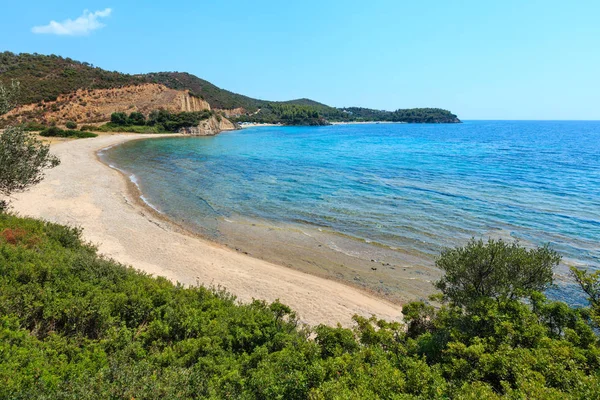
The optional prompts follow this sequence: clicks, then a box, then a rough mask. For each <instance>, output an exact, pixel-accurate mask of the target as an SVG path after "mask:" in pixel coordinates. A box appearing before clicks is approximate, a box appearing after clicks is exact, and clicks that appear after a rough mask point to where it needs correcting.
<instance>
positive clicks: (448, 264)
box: [435, 239, 561, 306]
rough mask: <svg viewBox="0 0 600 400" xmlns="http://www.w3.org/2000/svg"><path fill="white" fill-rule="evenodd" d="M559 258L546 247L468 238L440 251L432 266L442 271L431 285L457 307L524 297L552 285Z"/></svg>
mask: <svg viewBox="0 0 600 400" xmlns="http://www.w3.org/2000/svg"><path fill="white" fill-rule="evenodd" d="M560 260H561V257H560V255H559V254H558V253H557V252H556V251H554V250H552V249H550V248H549V247H548V246H543V247H538V248H534V249H527V248H525V247H523V246H521V245H519V243H518V242H513V243H508V242H505V241H503V240H493V239H490V240H488V242H487V243H486V242H484V241H483V240H475V239H471V241H469V243H468V244H467V245H466V246H464V247H457V248H454V249H447V250H444V251H443V252H442V253H441V255H440V257H439V258H438V259H437V261H436V265H437V267H438V268H440V269H441V270H442V271H444V273H445V274H444V276H443V277H442V279H440V280H439V281H438V282H436V284H435V286H436V287H437V288H438V289H440V290H441V291H442V293H443V295H444V299H445V300H449V301H451V302H452V303H454V304H456V305H459V306H469V305H470V304H473V303H474V302H476V301H477V300H480V299H483V298H496V299H501V298H504V299H517V298H524V297H528V296H529V295H531V294H532V293H533V292H541V291H544V290H545V289H547V288H548V287H549V286H550V285H552V282H553V269H554V267H556V266H557V265H558V263H559V262H560Z"/></svg>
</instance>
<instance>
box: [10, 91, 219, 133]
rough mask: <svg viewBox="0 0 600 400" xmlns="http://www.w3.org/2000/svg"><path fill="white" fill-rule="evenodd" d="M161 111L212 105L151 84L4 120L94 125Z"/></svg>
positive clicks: (41, 106)
mask: <svg viewBox="0 0 600 400" xmlns="http://www.w3.org/2000/svg"><path fill="white" fill-rule="evenodd" d="M158 109H165V110H167V111H170V112H173V113H178V112H181V111H203V110H210V105H209V104H208V103H207V102H206V101H204V100H202V99H200V98H198V97H195V96H192V95H190V93H189V91H187V90H174V89H169V88H167V87H166V86H164V85H160V84H155V83H148V84H143V85H136V86H125V87H121V88H113V89H88V90H86V89H80V90H77V91H76V92H73V93H69V94H65V95H60V96H58V98H57V99H56V101H50V102H44V101H42V102H39V103H35V104H27V105H24V106H20V107H17V108H16V109H14V110H12V111H10V112H9V113H8V114H6V115H4V116H3V118H4V119H5V120H7V121H11V122H26V121H35V122H42V123H57V124H63V123H65V122H66V121H74V122H77V123H91V122H103V121H108V120H110V115H111V114H112V113H114V112H125V113H131V112H134V111H138V112H141V113H142V114H145V115H148V114H149V113H150V112H151V111H154V110H158Z"/></svg>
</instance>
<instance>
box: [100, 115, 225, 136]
mask: <svg viewBox="0 0 600 400" xmlns="http://www.w3.org/2000/svg"><path fill="white" fill-rule="evenodd" d="M212 115H213V113H212V112H211V111H208V110H206V111H195V112H185V111H184V112H180V113H171V112H169V111H166V110H162V109H161V110H155V111H152V112H151V113H150V115H148V118H147V119H146V117H145V116H144V114H142V113H140V112H132V113H131V114H129V116H127V114H125V113H123V112H116V113H112V115H111V116H110V123H108V124H105V125H102V126H101V127H99V128H96V130H104V131H118V132H136V133H161V132H164V133H169V132H178V131H179V129H181V128H187V127H190V126H198V124H200V122H201V121H203V120H205V119H208V118H210V117H211V116H212Z"/></svg>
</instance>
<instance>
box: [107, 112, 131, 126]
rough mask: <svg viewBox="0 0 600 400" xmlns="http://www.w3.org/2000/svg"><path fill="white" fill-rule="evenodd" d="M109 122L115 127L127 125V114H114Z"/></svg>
mask: <svg viewBox="0 0 600 400" xmlns="http://www.w3.org/2000/svg"><path fill="white" fill-rule="evenodd" d="M110 122H112V123H113V124H115V125H127V123H128V119H127V114H125V113H123V112H115V113H112V114H111V115H110Z"/></svg>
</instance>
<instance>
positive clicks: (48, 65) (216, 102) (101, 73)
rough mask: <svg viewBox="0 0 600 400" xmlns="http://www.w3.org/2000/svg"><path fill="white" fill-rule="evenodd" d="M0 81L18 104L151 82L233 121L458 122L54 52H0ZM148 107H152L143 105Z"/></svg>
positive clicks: (429, 112) (432, 113)
mask: <svg viewBox="0 0 600 400" xmlns="http://www.w3.org/2000/svg"><path fill="white" fill-rule="evenodd" d="M0 80H1V81H6V82H9V81H11V80H16V81H19V82H21V86H22V87H23V90H22V93H21V96H20V98H19V104H20V105H23V104H32V103H40V102H41V101H45V102H49V101H55V100H56V99H57V98H59V96H61V95H67V94H71V93H73V92H76V91H77V90H82V89H113V88H122V87H126V86H136V85H142V84H149V83H155V84H161V85H164V86H166V87H167V88H169V89H175V90H187V91H189V92H190V94H191V95H193V96H196V97H199V98H201V99H204V100H205V101H207V102H208V103H209V104H210V106H211V107H212V108H214V109H228V110H233V109H239V110H240V112H239V113H238V114H239V115H237V118H235V120H236V122H267V123H282V124H285V125H323V124H325V123H327V121H331V122H335V121H345V122H352V121H393V122H409V123H455V122H460V120H459V119H458V118H457V116H456V115H454V114H452V113H451V112H449V111H446V110H442V109H437V108H419V109H407V110H397V111H393V112H390V111H382V110H371V109H366V108H355V107H351V108H344V109H339V108H335V107H330V106H327V105H325V104H322V103H319V102H316V101H314V100H310V99H298V100H290V101H283V102H276V101H267V100H259V99H254V98H251V97H248V96H244V95H241V94H237V93H233V92H230V91H228V90H224V89H221V88H219V87H217V86H215V85H213V84H212V83H210V82H208V81H205V80H203V79H200V78H198V77H196V76H194V75H191V74H188V73H183V72H156V73H148V74H140V75H129V74H123V73H119V72H116V71H113V72H110V71H105V70H103V69H101V68H98V67H94V66H93V65H91V64H88V63H84V62H78V61H75V60H72V59H70V58H62V57H59V56H55V55H50V56H45V55H40V54H25V53H22V54H13V53H10V52H4V53H0ZM60 106H62V107H65V106H64V105H60ZM67 108H68V107H67ZM113 111H115V110H113ZM137 111H140V110H137ZM149 111H151V110H144V112H149ZM184 111H185V110H184ZM187 111H195V110H187ZM68 118H70V119H73V118H74V117H73V116H68ZM37 122H39V121H37ZM80 122H89V121H83V120H80Z"/></svg>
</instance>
